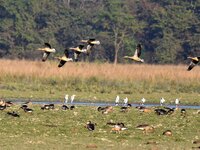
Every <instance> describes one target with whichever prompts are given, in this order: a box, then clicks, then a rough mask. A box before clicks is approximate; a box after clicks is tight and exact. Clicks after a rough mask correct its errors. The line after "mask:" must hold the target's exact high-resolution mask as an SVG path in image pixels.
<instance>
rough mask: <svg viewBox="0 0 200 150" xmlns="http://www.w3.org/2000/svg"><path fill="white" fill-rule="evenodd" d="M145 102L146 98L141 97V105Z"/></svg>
mask: <svg viewBox="0 0 200 150" xmlns="http://www.w3.org/2000/svg"><path fill="white" fill-rule="evenodd" d="M145 102H146V99H145V98H144V97H143V98H142V99H141V105H142V106H143V105H144V103H145Z"/></svg>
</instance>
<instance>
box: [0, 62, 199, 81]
mask: <svg viewBox="0 0 200 150" xmlns="http://www.w3.org/2000/svg"><path fill="white" fill-rule="evenodd" d="M57 65H58V62H55V61H54V62H53V61H47V62H40V61H28V60H4V59H1V60H0V72H1V74H0V78H3V77H5V76H12V77H14V78H15V77H20V76H21V77H26V78H45V79H48V78H57V79H61V80H63V79H69V78H80V79H88V78H90V77H96V78H98V79H103V80H120V81H142V80H146V81H151V82H162V81H165V82H166V81H175V82H176V81H177V82H179V81H181V82H199V81H200V73H199V72H200V67H195V68H194V69H193V70H192V71H187V70H186V69H187V66H185V65H148V64H118V65H116V66H115V65H113V64H96V63H83V62H79V63H66V64H65V66H64V67H63V68H58V67H57Z"/></svg>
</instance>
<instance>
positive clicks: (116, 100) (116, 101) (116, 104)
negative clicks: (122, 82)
mask: <svg viewBox="0 0 200 150" xmlns="http://www.w3.org/2000/svg"><path fill="white" fill-rule="evenodd" d="M118 105H119V95H117V97H116V99H115V106H118Z"/></svg>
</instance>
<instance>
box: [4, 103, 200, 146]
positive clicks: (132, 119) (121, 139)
mask: <svg viewBox="0 0 200 150" xmlns="http://www.w3.org/2000/svg"><path fill="white" fill-rule="evenodd" d="M30 107H31V108H33V109H34V112H33V113H32V114H29V113H25V112H24V111H23V110H22V109H19V106H13V107H11V108H8V109H7V110H4V111H0V120H1V124H0V138H1V142H0V146H1V148H2V149H18V148H20V149H90V148H92V149H162V150H165V149H172V150H173V149H176V150H179V149H180V150H181V149H192V147H197V146H199V144H192V142H193V141H195V140H198V139H199V138H200V136H199V132H200V129H199V126H200V120H199V119H200V118H199V114H196V110H187V115H186V117H183V116H181V113H180V110H177V111H176V112H175V113H174V114H173V115H171V116H157V115H156V114H155V113H154V112H151V113H141V112H139V111H138V110H136V109H135V108H131V109H130V111H128V112H127V113H122V112H120V108H119V107H115V108H114V110H113V112H111V113H109V114H107V115H103V114H102V113H100V112H98V111H97V110H96V107H77V108H75V109H74V110H67V111H62V110H60V106H56V110H51V111H48V110H46V111H44V110H40V107H39V106H30ZM13 110H14V111H16V112H18V113H19V114H20V117H19V118H13V117H12V116H8V115H7V114H6V113H7V112H8V111H13ZM89 120H91V121H92V122H94V123H96V124H97V126H96V129H95V130H94V131H93V132H91V131H88V130H87V129H86V128H85V124H86V122H87V121H89ZM110 120H113V122H123V123H124V124H125V126H126V127H127V128H128V129H127V130H124V131H121V133H114V132H111V127H110V126H108V125H106V123H107V122H109V121H110ZM169 120H170V121H169ZM140 124H149V125H152V126H155V127H156V128H155V130H154V131H153V132H152V133H147V134H145V133H143V132H142V131H140V130H137V129H136V128H135V127H136V126H137V125H140ZM165 130H171V131H172V134H173V135H172V136H164V135H162V133H163V132H164V131H165ZM148 142H149V143H152V144H146V143H148Z"/></svg>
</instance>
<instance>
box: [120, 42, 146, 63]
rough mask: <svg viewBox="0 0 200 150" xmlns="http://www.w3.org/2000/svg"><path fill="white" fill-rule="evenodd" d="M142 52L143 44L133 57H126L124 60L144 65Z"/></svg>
mask: <svg viewBox="0 0 200 150" xmlns="http://www.w3.org/2000/svg"><path fill="white" fill-rule="evenodd" d="M141 51H142V46H141V44H138V45H137V47H136V50H135V54H134V55H133V56H124V58H125V59H131V60H134V61H137V62H142V63H143V62H144V59H141V58H140V55H141Z"/></svg>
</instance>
